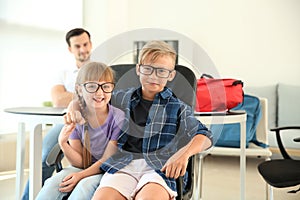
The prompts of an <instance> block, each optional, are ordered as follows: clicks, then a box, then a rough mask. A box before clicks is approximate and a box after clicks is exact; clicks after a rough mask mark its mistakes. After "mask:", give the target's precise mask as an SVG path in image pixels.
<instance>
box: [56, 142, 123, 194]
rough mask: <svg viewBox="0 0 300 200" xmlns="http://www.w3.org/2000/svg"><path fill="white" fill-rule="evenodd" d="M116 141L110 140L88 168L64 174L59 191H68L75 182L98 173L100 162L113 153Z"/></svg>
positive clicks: (115, 148)
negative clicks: (102, 152)
mask: <svg viewBox="0 0 300 200" xmlns="http://www.w3.org/2000/svg"><path fill="white" fill-rule="evenodd" d="M116 145H117V141H110V142H109V143H108V145H107V147H106V149H105V152H104V154H103V156H102V158H101V159H100V160H98V161H97V162H95V163H94V164H93V165H91V166H90V167H89V168H87V169H85V170H82V171H80V172H77V173H72V174H69V175H68V176H66V177H65V178H64V179H63V180H62V182H61V183H60V184H59V186H60V188H59V191H61V192H70V191H72V190H73V189H74V187H75V186H76V185H77V183H78V182H79V181H80V180H81V179H83V178H85V177H88V176H92V175H95V174H99V173H100V172H101V171H100V166H101V164H102V163H103V162H104V161H105V160H106V159H107V158H109V157H110V156H111V155H113V154H114V153H115V152H116V150H117V146H116Z"/></svg>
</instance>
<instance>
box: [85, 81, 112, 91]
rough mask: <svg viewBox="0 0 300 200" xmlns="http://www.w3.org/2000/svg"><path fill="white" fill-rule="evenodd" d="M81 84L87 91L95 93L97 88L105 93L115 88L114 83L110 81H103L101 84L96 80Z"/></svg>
mask: <svg viewBox="0 0 300 200" xmlns="http://www.w3.org/2000/svg"><path fill="white" fill-rule="evenodd" d="M81 85H83V86H84V88H85V90H86V91H87V92H89V93H95V92H97V91H98V90H99V88H101V89H102V91H103V92H105V93H111V92H112V91H113V90H114V88H115V84H114V83H110V82H107V83H103V84H99V83H96V82H87V83H83V84H81Z"/></svg>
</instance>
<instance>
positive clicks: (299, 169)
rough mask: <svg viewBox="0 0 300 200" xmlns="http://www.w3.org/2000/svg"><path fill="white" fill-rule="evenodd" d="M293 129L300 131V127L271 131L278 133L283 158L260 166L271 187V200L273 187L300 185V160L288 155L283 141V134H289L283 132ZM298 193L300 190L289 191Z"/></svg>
mask: <svg viewBox="0 0 300 200" xmlns="http://www.w3.org/2000/svg"><path fill="white" fill-rule="evenodd" d="M291 129H300V126H286V127H277V128H273V129H271V131H275V133H276V140H277V144H278V147H279V150H280V153H281V155H282V157H283V158H282V159H273V160H267V161H264V162H262V163H260V164H259V165H258V171H259V173H260V175H261V176H262V177H263V178H264V180H265V181H266V182H267V183H268V184H269V185H270V186H271V189H270V194H269V199H273V191H272V187H277V188H285V187H292V186H297V185H299V184H300V160H296V159H293V158H292V157H291V156H290V155H289V154H288V152H287V151H286V149H285V147H284V145H283V143H282V139H281V134H283V133H284V134H287V133H289V132H287V131H286V132H283V131H284V130H291ZM294 142H300V137H298V138H295V139H294ZM298 191H300V188H299V189H298V190H292V191H289V193H296V192H298Z"/></svg>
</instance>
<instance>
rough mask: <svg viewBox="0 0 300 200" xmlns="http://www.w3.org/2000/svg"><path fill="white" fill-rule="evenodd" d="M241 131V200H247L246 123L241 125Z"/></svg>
mask: <svg viewBox="0 0 300 200" xmlns="http://www.w3.org/2000/svg"><path fill="white" fill-rule="evenodd" d="M240 124H241V127H240V129H241V130H240V131H241V141H240V145H241V157H240V178H241V200H245V199H246V121H243V122H241V123H240Z"/></svg>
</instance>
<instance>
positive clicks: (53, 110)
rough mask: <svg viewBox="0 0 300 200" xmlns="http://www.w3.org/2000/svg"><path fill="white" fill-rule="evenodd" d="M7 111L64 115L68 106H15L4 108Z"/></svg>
mask: <svg viewBox="0 0 300 200" xmlns="http://www.w3.org/2000/svg"><path fill="white" fill-rule="evenodd" d="M4 111H5V112H7V113H14V114H26V115H49V116H63V115H64V114H65V113H66V108H58V107H13V108H6V109H4Z"/></svg>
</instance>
